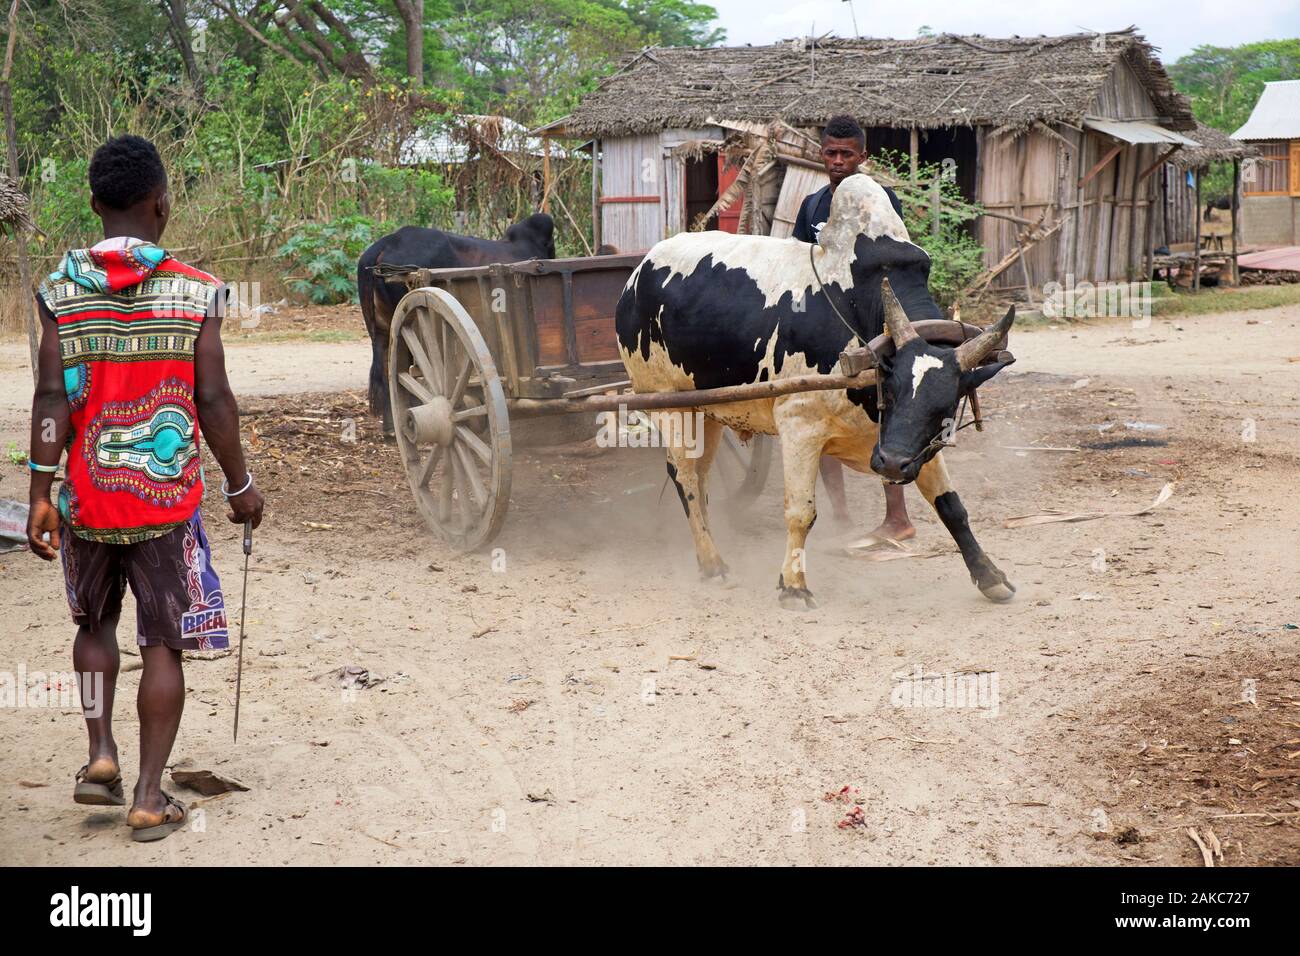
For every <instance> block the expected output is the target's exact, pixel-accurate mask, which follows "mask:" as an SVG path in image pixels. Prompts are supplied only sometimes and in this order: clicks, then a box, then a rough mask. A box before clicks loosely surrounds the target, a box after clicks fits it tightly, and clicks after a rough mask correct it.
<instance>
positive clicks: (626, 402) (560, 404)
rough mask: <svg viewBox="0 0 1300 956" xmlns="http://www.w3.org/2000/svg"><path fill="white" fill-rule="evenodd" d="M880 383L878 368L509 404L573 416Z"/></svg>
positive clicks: (523, 410)
mask: <svg viewBox="0 0 1300 956" xmlns="http://www.w3.org/2000/svg"><path fill="white" fill-rule="evenodd" d="M875 384H876V370H875V369H867V370H866V371H864V372H859V373H858V374H857V375H800V376H797V377H795V378H784V379H777V380H775V381H770V382H753V383H751V384H748V385H727V386H724V387H722V388H703V389H694V390H692V391H687V392H640V393H636V392H633V393H625V394H620V395H589V396H585V397H582V398H517V399H515V400H513V401H511V402H510V403H509V407H510V411H511V413H512V414H518V415H527V416H533V415H572V414H573V413H575V412H613V411H618V409H619V408H626V409H628V410H629V411H631V410H644V409H651V408H694V407H696V406H698V405H722V404H725V403H727V402H752V401H755V400H758V399H763V398H779V397H780V396H782V395H791V394H794V393H795V392H816V391H828V390H830V389H836V388H870V387H872V386H874V385H875Z"/></svg>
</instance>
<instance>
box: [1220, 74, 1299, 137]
mask: <svg viewBox="0 0 1300 956" xmlns="http://www.w3.org/2000/svg"><path fill="white" fill-rule="evenodd" d="M1232 138H1233V139H1300V80H1278V81H1277V82H1274V83H1265V84H1264V92H1263V93H1261V94H1260V97H1259V102H1258V103H1256V104H1255V109H1254V111H1253V112H1252V113H1251V114H1250V119H1248V120H1246V125H1245V126H1243V127H1242V128H1241V129H1239V130H1237V132H1235V133H1233V134H1232Z"/></svg>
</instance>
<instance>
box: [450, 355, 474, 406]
mask: <svg viewBox="0 0 1300 956" xmlns="http://www.w3.org/2000/svg"><path fill="white" fill-rule="evenodd" d="M472 371H474V367H473V365H472V364H471V362H470V360H469V353H468V352H467V353H466V354H465V361H464V364H463V365H461V369H460V374H459V375H458V376H456V377H455V382H456V384H455V385H453V386H452V389H451V395H450V396H448V397H449V398H450V399H451V407H452V408H455V407H456V403H457V402H459V401H460V399H461V396H463V395H464V394H465V386H466V385H468V384H469V373H470V372H472ZM447 381H449V382H450V381H452V374H451V369H450V368H449V369H447Z"/></svg>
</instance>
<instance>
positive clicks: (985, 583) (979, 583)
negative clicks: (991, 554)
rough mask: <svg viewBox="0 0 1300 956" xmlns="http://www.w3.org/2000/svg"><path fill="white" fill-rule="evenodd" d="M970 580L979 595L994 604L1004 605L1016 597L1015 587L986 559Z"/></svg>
mask: <svg viewBox="0 0 1300 956" xmlns="http://www.w3.org/2000/svg"><path fill="white" fill-rule="evenodd" d="M970 579H971V583H972V584H974V585H975V586H976V587H977V588H979V589H980V593H981V594H983V595H984V596H985V597H986V598H988V599H989V600H990V601H993V602H994V603H996V604H1006V603H1007V602H1008V601H1010V600H1011V599H1012V598H1013V597H1015V596H1016V586H1015V585H1014V584H1012V583H1011V582H1010V581H1008V580H1007V576H1006V575H1005V574H1003V573H1002V572H1001V571H1000V570H998V567H997V565H995V564H994V563H993V562H992V561H990V560H988V559H987V558H984V559H983V560H982V562H981V566H980V567H978V568H976V569H975V573H973V574H972V575H971V576H970Z"/></svg>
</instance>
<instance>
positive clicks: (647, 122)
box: [552, 27, 1195, 137]
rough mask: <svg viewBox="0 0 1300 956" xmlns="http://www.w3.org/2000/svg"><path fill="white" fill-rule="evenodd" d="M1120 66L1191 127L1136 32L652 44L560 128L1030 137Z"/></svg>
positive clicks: (1079, 103)
mask: <svg viewBox="0 0 1300 956" xmlns="http://www.w3.org/2000/svg"><path fill="white" fill-rule="evenodd" d="M1117 60H1123V61H1124V63H1125V64H1126V65H1127V66H1128V67H1129V68H1130V69H1131V70H1132V72H1133V73H1134V75H1135V76H1136V78H1137V80H1138V82H1139V83H1140V84H1141V85H1142V86H1143V88H1144V89H1145V90H1146V91H1147V93H1148V95H1149V96H1150V97H1151V99H1152V100H1153V101H1154V103H1155V106H1156V108H1157V111H1158V115H1160V116H1161V117H1162V119H1164V120H1166V121H1167V123H1166V124H1165V125H1167V126H1168V127H1169V128H1170V129H1175V130H1190V129H1192V128H1193V127H1194V126H1195V121H1194V120H1193V118H1192V113H1191V108H1190V105H1189V104H1188V102H1187V99H1186V98H1185V97H1183V96H1182V95H1181V94H1180V93H1178V92H1177V91H1176V90H1175V89H1174V87H1173V85H1172V83H1171V82H1170V80H1169V76H1168V74H1166V73H1165V70H1164V67H1163V66H1162V65H1161V64H1160V61H1159V59H1157V58H1156V55H1155V51H1154V49H1153V48H1152V46H1151V45H1150V44H1149V43H1147V42H1146V40H1145V39H1143V38H1142V37H1141V36H1140V35H1139V34H1138V33H1137V32H1136V29H1135V28H1134V27H1129V28H1127V29H1125V30H1119V31H1116V32H1113V33H1078V34H1072V35H1069V36H1058V37H1010V38H1006V39H996V38H990V37H983V36H978V35H977V36H957V35H955V34H948V33H945V34H943V35H941V36H934V37H919V38H917V39H914V40H889V39H853V40H849V39H834V38H832V39H822V40H816V41H813V40H794V41H786V42H783V43H778V44H774V45H772V46H743V47H707V48H697V47H670V48H663V47H653V48H650V49H646V50H642V51H641V52H640V53H638V54H636V55H634V56H632V57H630V58H629V59H628V60H627V61H626V62H625V63H624V64H623V65H622V66H621V67H620V69H619V70H618V72H616V73H614V74H613V75H612V76H609V77H607V78H606V79H605V80H604V81H602V82H601V84H600V86H599V88H598V89H597V90H596V91H595V92H593V93H591V94H589V95H588V96H586V97H584V98H583V100H582V102H581V103H580V104H579V105H578V106H577V107H576V108H575V109H574V110H573V112H572V113H570V114H569V115H568V116H567V117H566V118H565V119H563V120H561V121H560V122H558V123H556V124H553V127H552V128H553V130H554V131H555V132H557V133H559V132H560V131H561V130H563V132H565V133H567V134H570V135H581V136H594V135H599V136H603V137H613V136H624V135H628V134H636V133H647V132H652V131H657V130H662V129H667V128H670V127H686V128H691V127H699V126H707V125H709V124H711V123H713V122H716V121H717V120H728V119H730V120H752V119H755V118H760V117H761V118H764V119H783V120H785V121H786V122H788V123H790V124H791V125H794V126H820V125H822V124H824V123H825V122H826V120H827V119H829V118H830V117H831V116H833V115H835V114H836V113H849V114H851V115H853V116H854V117H856V118H857V119H858V121H859V122H860V123H862V124H863V125H864V126H880V127H892V128H896V129H911V128H917V129H938V128H944V127H951V126H988V127H994V128H1007V129H1016V130H1024V129H1027V128H1029V127H1031V126H1032V125H1033V124H1034V123H1036V122H1043V123H1049V124H1050V123H1058V122H1065V123H1070V124H1073V125H1075V126H1079V125H1081V124H1082V120H1083V119H1084V117H1085V116H1087V115H1089V114H1090V113H1091V112H1093V111H1094V109H1095V105H1096V101H1097V98H1098V96H1099V94H1101V93H1102V91H1103V89H1104V87H1105V86H1106V84H1107V83H1108V81H1109V80H1110V78H1111V76H1112V74H1113V71H1114V67H1115V63H1116V61H1117Z"/></svg>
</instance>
